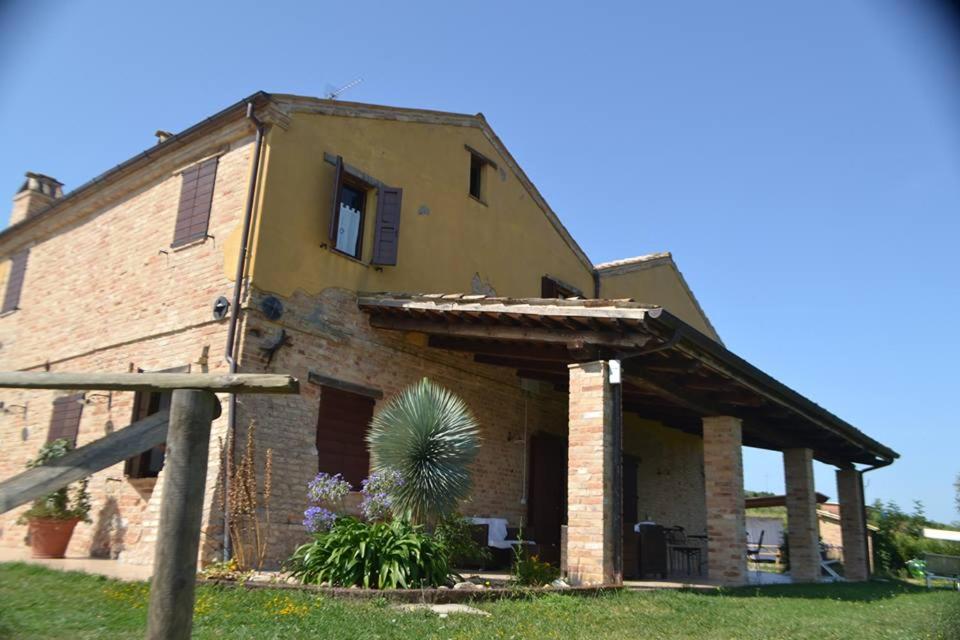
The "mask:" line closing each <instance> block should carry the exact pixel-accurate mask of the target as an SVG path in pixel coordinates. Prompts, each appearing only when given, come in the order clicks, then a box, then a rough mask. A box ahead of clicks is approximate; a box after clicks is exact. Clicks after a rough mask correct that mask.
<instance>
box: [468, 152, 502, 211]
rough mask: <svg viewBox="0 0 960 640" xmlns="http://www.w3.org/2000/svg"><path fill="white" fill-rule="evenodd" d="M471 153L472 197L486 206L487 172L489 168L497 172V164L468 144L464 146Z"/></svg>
mask: <svg viewBox="0 0 960 640" xmlns="http://www.w3.org/2000/svg"><path fill="white" fill-rule="evenodd" d="M463 146H464V148H465V149H466V150H467V151H469V152H470V195H471V196H472V197H474V198H476V199H477V200H479V201H480V202H483V203H484V204H486V196H487V193H486V189H487V185H486V179H485V178H486V175H485V174H486V171H487V167H488V166H489V167H490V168H491V169H493V170H494V171H497V170H498V168H497V163H496V162H494V161H493V160H491V159H490V158H488V157H487V156H485V155H483V154H482V153H480V152H479V151H477V150H476V149H474V148H473V147H471V146H470V145H468V144H465V145H463Z"/></svg>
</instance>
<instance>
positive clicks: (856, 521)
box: [837, 469, 870, 582]
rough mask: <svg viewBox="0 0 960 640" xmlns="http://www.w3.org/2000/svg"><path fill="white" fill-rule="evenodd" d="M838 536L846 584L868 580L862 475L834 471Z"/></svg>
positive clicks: (853, 471) (855, 471)
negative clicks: (837, 507)
mask: <svg viewBox="0 0 960 640" xmlns="http://www.w3.org/2000/svg"><path fill="white" fill-rule="evenodd" d="M837 499H838V501H839V502H840V534H841V536H843V574H844V577H846V579H847V580H850V581H853V582H863V581H865V580H869V579H870V565H869V560H870V554H869V549H867V528H866V523H865V522H864V521H863V475H862V474H861V473H860V472H859V471H857V470H856V469H839V470H838V471H837Z"/></svg>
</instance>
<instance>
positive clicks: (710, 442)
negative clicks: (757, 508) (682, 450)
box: [703, 416, 747, 585]
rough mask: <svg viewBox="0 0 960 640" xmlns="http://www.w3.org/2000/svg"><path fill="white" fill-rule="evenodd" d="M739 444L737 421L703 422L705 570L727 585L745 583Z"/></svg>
mask: <svg viewBox="0 0 960 640" xmlns="http://www.w3.org/2000/svg"><path fill="white" fill-rule="evenodd" d="M742 442H743V431H742V427H741V424H740V420H738V419H737V418H733V417H729V416H715V417H708V418H704V419H703V462H704V478H705V479H704V484H705V491H706V508H707V535H708V537H709V539H708V542H707V544H708V547H707V563H708V571H709V576H710V578H712V579H714V580H717V581H718V582H720V583H721V584H726V585H738V584H743V583H744V582H746V570H747V560H746V548H747V547H746V545H747V540H746V521H745V518H744V505H743V451H742V447H741V445H742Z"/></svg>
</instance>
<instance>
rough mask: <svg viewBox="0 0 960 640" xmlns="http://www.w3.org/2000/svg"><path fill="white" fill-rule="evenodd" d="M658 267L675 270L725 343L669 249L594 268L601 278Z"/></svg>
mask: <svg viewBox="0 0 960 640" xmlns="http://www.w3.org/2000/svg"><path fill="white" fill-rule="evenodd" d="M656 267H668V268H670V269H671V270H673V272H674V274H675V275H676V276H677V279H678V280H680V286H681V287H683V290H684V292H685V293H686V294H687V297H689V298H690V301H691V302H692V303H693V307H694V309H696V310H697V313H699V314H700V317H701V318H703V322H704V323H705V324H706V325H707V327H709V328H710V331H712V332H713V335H714V336H716V339H717V340H718V341H719V342H720V344H723V340H722V339H721V338H720V334H719V333H718V332H717V329H716V327H714V326H713V323H712V322H711V321H710V316H708V315H707V312H706V311H704V310H703V307H702V306H701V305H700V301H699V300H697V296H696V295H694V293H693V289H691V288H690V285H689V284H688V283H687V279H686V278H684V277H683V272H682V271H680V267H678V266H677V263H676V262H675V261H674V259H673V254H672V253H670V252H669V251H661V252H658V253H649V254H647V255H643V256H634V257H633V258H623V259H621V260H612V261H610V262H601V263H600V264H598V265H596V266H595V267H594V268H595V269H596V270H597V273H598V274H599V275H600V277H601V278H605V277H614V276H618V275H621V274H625V273H632V272H634V271H641V270H643V269H653V268H656ZM600 291H601V294H602V292H603V285H602V284H601V285H600Z"/></svg>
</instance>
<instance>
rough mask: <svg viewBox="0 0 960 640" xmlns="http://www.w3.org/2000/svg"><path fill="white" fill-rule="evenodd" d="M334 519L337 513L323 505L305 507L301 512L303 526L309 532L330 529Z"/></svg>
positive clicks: (335, 519) (320, 531)
mask: <svg viewBox="0 0 960 640" xmlns="http://www.w3.org/2000/svg"><path fill="white" fill-rule="evenodd" d="M336 521H337V514H336V513H334V512H333V511H331V510H330V509H326V508H324V507H318V506H316V505H313V506H310V507H307V510H306V511H304V512H303V526H304V527H306V528H307V531H309V532H310V533H322V532H324V531H330V529H331V528H333V523H334V522H336Z"/></svg>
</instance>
